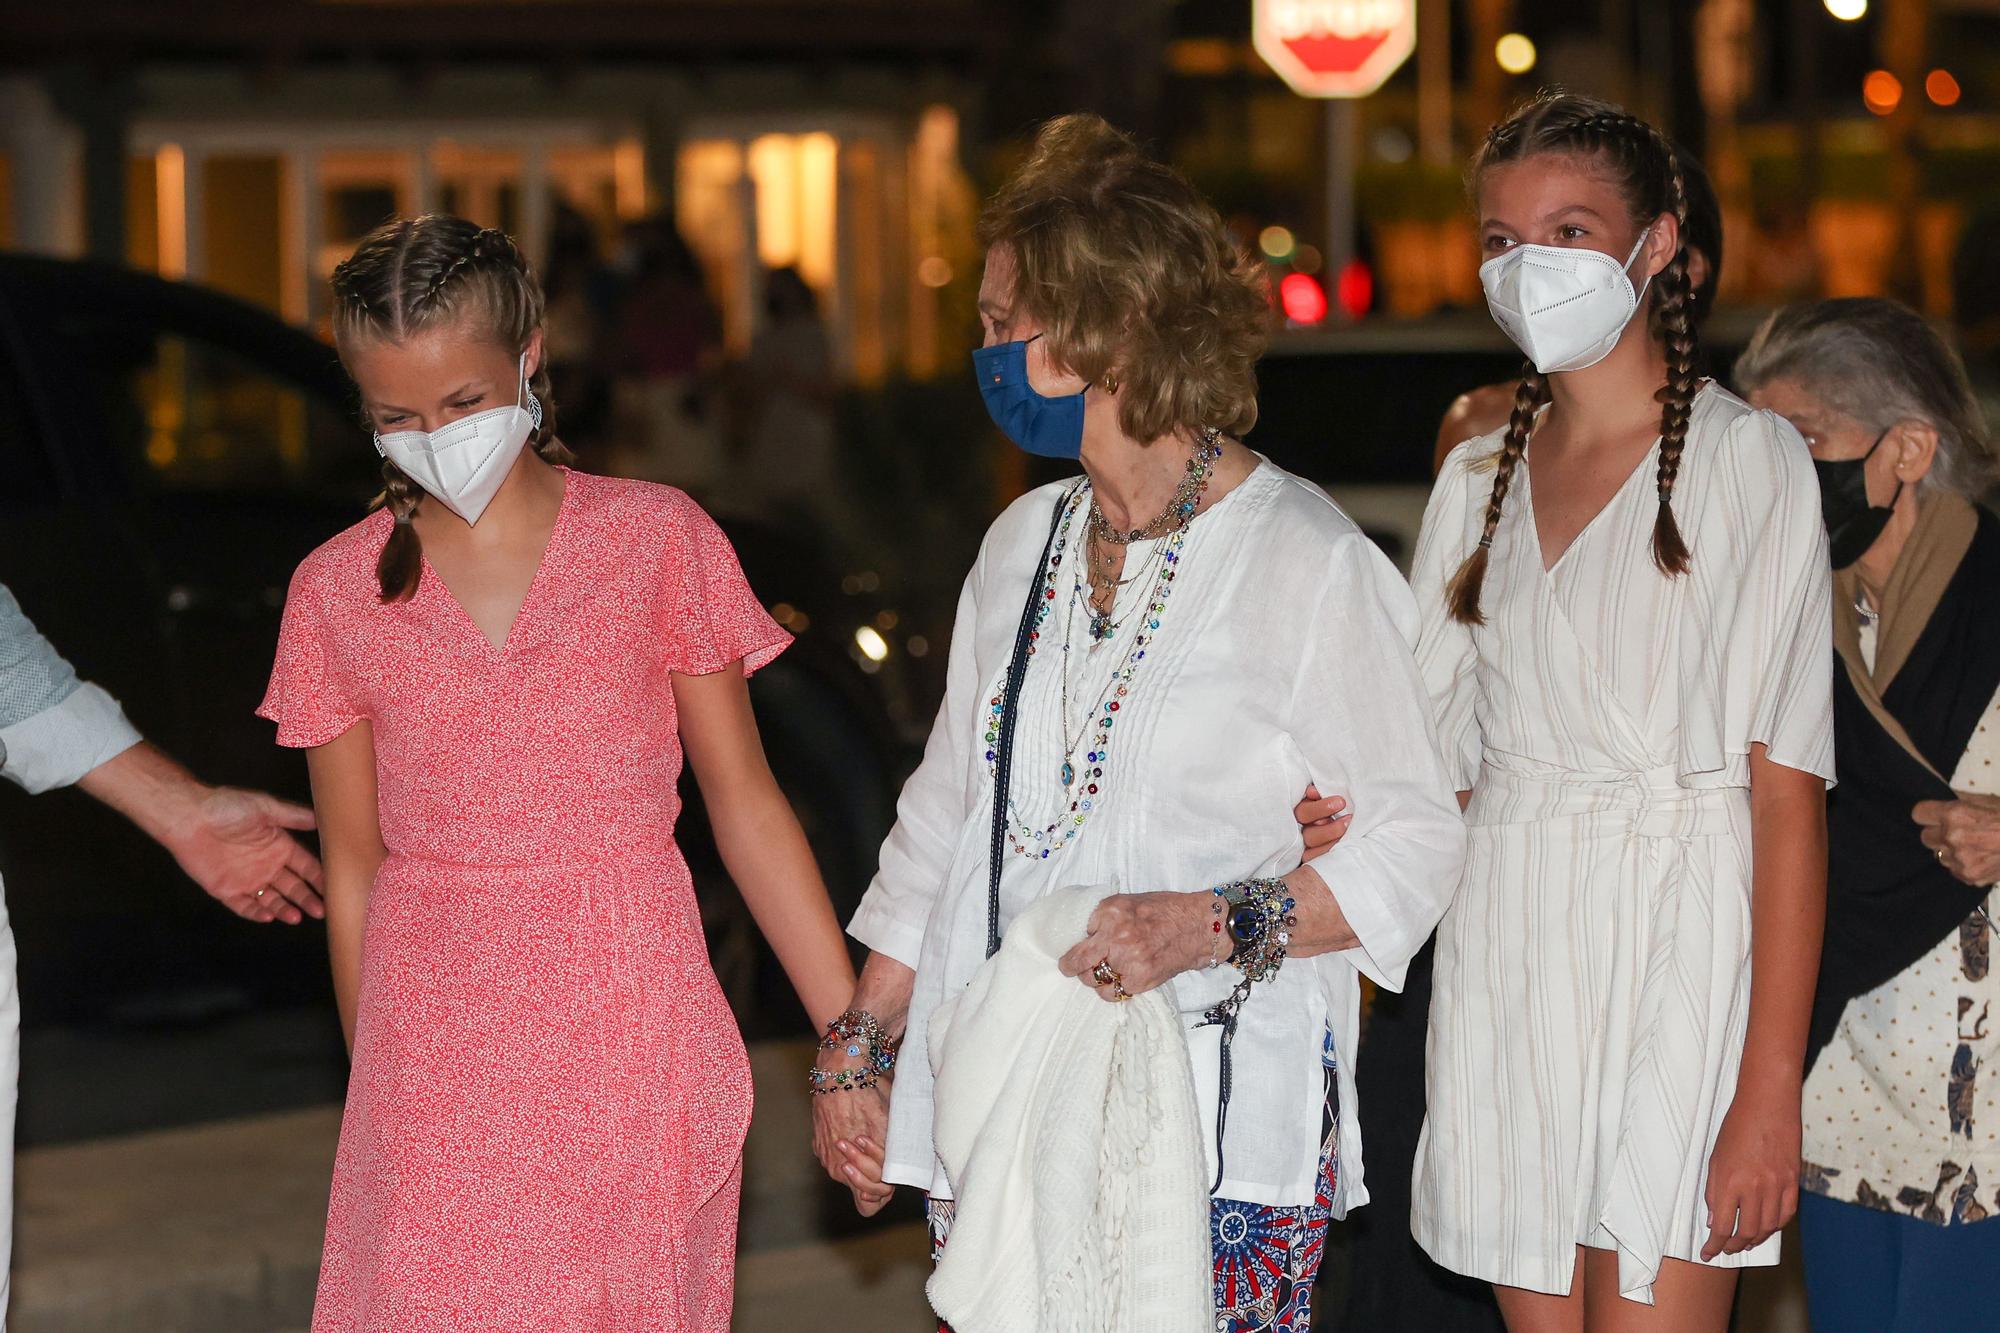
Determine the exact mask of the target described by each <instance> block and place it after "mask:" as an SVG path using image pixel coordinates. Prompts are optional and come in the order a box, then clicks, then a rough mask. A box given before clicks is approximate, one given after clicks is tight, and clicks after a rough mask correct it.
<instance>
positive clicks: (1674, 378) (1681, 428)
mask: <svg viewBox="0 0 2000 1333" xmlns="http://www.w3.org/2000/svg"><path fill="white" fill-rule="evenodd" d="M1646 131H1647V133H1648V134H1649V135H1650V136H1651V138H1652V140H1653V143H1654V147H1655V148H1656V149H1657V150H1658V151H1659V152H1660V153H1661V154H1662V155H1663V156H1664V157H1665V158H1666V161H1667V165H1668V168H1669V170H1670V171H1671V172H1672V174H1673V179H1674V221H1675V223H1676V224H1677V226H1678V229H1679V230H1680V231H1682V232H1685V230H1686V228H1687V183H1686V182H1685V181H1684V180H1683V179H1682V177H1681V168H1680V160H1679V158H1678V157H1677V156H1676V155H1675V154H1674V150H1673V146H1672V145H1671V144H1669V143H1668V142H1667V140H1666V136H1665V135H1663V134H1661V133H1660V132H1659V131H1658V130H1656V129H1654V128H1653V127H1652V126H1650V125H1648V126H1646ZM1659 285H1660V294H1659V296H1658V298H1657V299H1656V302H1655V306H1654V309H1655V310H1656V312H1657V313H1658V315H1659V320H1660V331H1661V332H1662V333H1663V334H1664V335H1665V338H1666V350H1667V382H1666V385H1665V387H1663V388H1662V389H1661V390H1660V393H1659V399H1660V403H1661V407H1660V471H1659V491H1660V511H1659V515H1658V517H1657V518H1655V519H1654V520H1653V563H1654V564H1656V565H1658V566H1659V567H1660V572H1661V573H1663V574H1666V575H1668V576H1669V577H1674V576H1678V575H1681V574H1685V573H1687V571H1688V563H1689V557H1688V548H1687V542H1686V541H1685V540H1684V539H1683V538H1682V537H1681V529H1680V524H1679V523H1677V522H1675V521H1674V507H1673V498H1674V482H1675V480H1676V479H1677V478H1678V477H1679V476H1680V470H1681V454H1682V452H1683V451H1684V450H1685V449H1686V448H1687V433H1688V422H1689V420H1690V419H1691V418H1692V417H1693V416H1694V395H1695V390H1696V389H1697V388H1698V387H1699V385H1700V380H1699V379H1698V378H1697V377H1696V375H1695V363H1696V361H1697V359H1698V357H1699V355H1700V350H1701V346H1700V343H1699V342H1698V341H1697V339H1696V337H1695V331H1694V320H1693V319H1692V318H1691V316H1690V306H1691V305H1692V304H1693V300H1694V284H1693V283H1692V282H1690V281H1689V280H1688V252H1687V242H1686V240H1685V239H1684V238H1683V239H1682V241H1681V243H1680V246H1679V248H1678V249H1677V250H1675V251H1674V257H1673V258H1672V259H1671V260H1669V261H1668V263H1667V266H1666V268H1665V269H1663V270H1662V271H1661V273H1660V278H1659Z"/></svg>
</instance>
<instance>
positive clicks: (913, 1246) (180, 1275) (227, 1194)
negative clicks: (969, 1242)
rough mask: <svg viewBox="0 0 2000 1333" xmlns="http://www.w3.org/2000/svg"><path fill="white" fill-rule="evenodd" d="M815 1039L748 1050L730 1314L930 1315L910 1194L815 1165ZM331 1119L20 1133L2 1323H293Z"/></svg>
mask: <svg viewBox="0 0 2000 1333" xmlns="http://www.w3.org/2000/svg"><path fill="white" fill-rule="evenodd" d="M809 1056H810V1047H809V1045H807V1044H803V1043H790V1042H782V1043H759V1044H758V1045H757V1046H755V1047H753V1048H752V1051H751V1067H752V1075H753V1078H754V1079H755V1082H756V1088H757V1116H756V1120H755V1123H754V1125H753V1127H752V1129H751V1133H750V1143H749V1147H748V1149H747V1154H746V1158H747V1160H746V1163H745V1169H744V1195H743V1220H742V1246H741V1258H740V1259H739V1261H738V1269H737V1314H736V1321H735V1327H736V1328H737V1329H738V1330H741V1331H743V1333H751V1331H754V1333H784V1331H785V1330H792V1329H807V1328H811V1329H814V1330H823V1331H824V1333H932V1331H933V1330H934V1329H935V1328H936V1324H935V1323H934V1322H932V1321H931V1320H929V1319H927V1318H926V1317H925V1305H924V1299H923V1282H924V1278H925V1277H926V1276H927V1275H928V1273H929V1267H930V1264H929V1247H928V1241H927V1239H926V1237H925V1231H924V1226H923V1224H922V1222H921V1221H920V1220H916V1213H915V1209H916V1206H917V1205H916V1201H915V1200H914V1199H911V1200H904V1201H902V1204H901V1207H900V1208H899V1209H898V1210H897V1211H896V1213H895V1215H893V1216H891V1215H888V1214H885V1220H883V1221H881V1222H878V1223H876V1224H864V1223H862V1222H860V1221H859V1219H857V1218H855V1217H854V1215H853V1210H852V1207H851V1205H848V1204H847V1203H846V1199H847V1193H846V1191H845V1190H840V1189H838V1188H837V1187H835V1186H834V1185H832V1183H831V1182H827V1181H825V1180H824V1177H823V1176H822V1175H821V1173H820V1170H819V1166H818V1163H816V1162H815V1161H814V1160H813V1158H812V1154H811V1151H810V1149H809V1147H808V1144H809V1141H810V1136H809V1133H808V1125H809V1119H810V1114H809V1109H808V1106H807V1103H806V1098H805V1094H804V1092H803V1090H802V1088H801V1085H800V1077H799V1071H800V1070H802V1069H804V1068H805V1067H806V1062H807V1060H808V1059H809ZM339 1132H340V1108H339V1107H338V1106H336V1105H321V1106H313V1107H306V1108H302V1109H296V1110H288V1111H280V1112H276V1113H272V1114H266V1115H259V1116H252V1117H247V1118H243V1119H236V1120H227V1121H221V1122H214V1123H208V1124H200V1125H190V1126H183V1127H179V1128H174V1129H166V1130H157V1131H152V1132H147V1133H139V1134H129V1135H120V1136H116V1137H111V1138H99V1139H89V1140H83V1141H76V1142H60V1143H54V1144H50V1145H49V1146H45V1147H31V1148H28V1149H25V1150H24V1151H22V1152H21V1153H20V1154H19V1156H18V1158H17V1161H16V1168H15V1176H16V1192H17V1202H16V1225H15V1243H14V1274H13V1302H12V1315H11V1318H10V1319H9V1321H8V1325H7V1326H8V1328H9V1329H10V1330H12V1333H293V1331H294V1330H304V1329H305V1328H306V1327H307V1325H308V1323H309V1322H310V1320H311V1316H312V1296H313V1284H314V1281H315V1279H316V1277H317V1275H318V1272H319V1255H320V1238H321V1234H322V1230H323V1228H324V1225H325V1218H326V1198H327V1182H328V1181H329V1179H330V1178H331V1176H332V1172H333V1152H334V1145H335V1142H336V1140H337V1139H338V1136H339ZM843 1232H845V1233H846V1234H842V1233H843Z"/></svg>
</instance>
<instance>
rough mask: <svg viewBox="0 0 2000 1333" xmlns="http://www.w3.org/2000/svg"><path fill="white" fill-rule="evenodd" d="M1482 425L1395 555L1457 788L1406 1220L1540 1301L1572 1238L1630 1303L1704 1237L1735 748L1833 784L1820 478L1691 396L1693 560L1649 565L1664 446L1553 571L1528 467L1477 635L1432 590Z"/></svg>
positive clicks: (1734, 843)
mask: <svg viewBox="0 0 2000 1333" xmlns="http://www.w3.org/2000/svg"><path fill="white" fill-rule="evenodd" d="M1502 438H1503V436H1502V434H1500V433H1496V434H1494V435H1491V436H1487V437H1485V438H1483V439H1479V440H1473V441H1469V442H1468V443H1466V444H1463V445H1460V446H1459V447H1458V449H1456V450H1455V451H1454V452H1453V453H1452V455H1451V456H1450V458H1449V459H1448V460H1447V461H1446V463H1445V466H1444V470H1443V472H1442V473H1441V474H1440V476H1439V480H1438V484H1437V488H1436V490H1435V491H1434V492H1433V494H1432V498H1431V505H1430V510H1429V512H1428V514H1427V515H1426V516H1425V520H1424V531H1423V536H1422V539H1421V540H1420V542H1419V544H1418V552H1417V558H1416V565H1415V572H1414V575H1413V581H1414V584H1415V592H1416V596H1417V601H1418V606H1419V608H1420V610H1421V612H1422V614H1423V616H1424V630H1423V637H1422V643H1421V646H1420V647H1419V650H1418V660H1419V662H1420V664H1421V666H1422V669H1423V672H1424V676H1425V680H1426V681H1427V683H1428V684H1429V686H1430V689H1431V694H1432V698H1433V701H1434V703H1435V705H1436V708H1437V714H1438V725H1439V731H1440V733H1441V738H1442V743H1443V745H1444V747H1445V749H1444V753H1445V758H1446V764H1447V767H1448V768H1449V769H1450V770H1451V776H1452V778H1453V780H1454V782H1455V783H1456V785H1457V786H1458V787H1459V789H1460V790H1465V789H1470V790H1471V791H1472V802H1471V805H1470V806H1469V807H1468V809H1467V812H1466V818H1467V824H1468V826H1469V828H1468V832H1469V836H1470V842H1469V846H1468V851H1467V858H1466V865H1465V873H1464V877H1463V879H1462V881H1461V883H1460V885H1459V889H1458V894H1457V897H1456V898H1455V900H1454V901H1453V903H1452V906H1451V908H1450V910H1449V911H1448V912H1447V913H1446V914H1445V917H1444V920H1443V922H1442V923H1441V925H1440V927H1439V930H1438V950H1437V984H1436V993H1435V995H1434V997H1433V999H1432V1003H1431V1016H1430V1041H1429V1048H1428V1051H1427V1057H1426V1062H1425V1074H1426V1080H1427V1086H1428V1095H1429V1115H1428V1117H1427V1119H1426V1121H1425V1127H1424V1134H1423V1138H1422V1141H1421V1143H1420V1144H1419V1147H1418V1150H1417V1166H1416V1177H1415V1182H1414V1186H1413V1189H1414V1193H1413V1202H1412V1231H1413V1234H1414V1235H1415V1236H1416V1238H1417V1240H1418V1242H1419V1243H1420V1244H1421V1245H1422V1246H1423V1247H1424V1249H1425V1250H1427V1251H1428V1252H1429V1253H1430V1254H1431V1256H1432V1257H1433V1258H1435V1259H1436V1260H1437V1261H1438V1262H1439V1263H1441V1264H1443V1265H1444V1266H1445V1267H1446V1268H1449V1269H1451V1270H1453V1271H1454V1272H1458V1273H1464V1274H1467V1275H1469V1276H1473V1277H1478V1278H1483V1279H1485V1280H1487V1281H1490V1282H1498V1283H1504V1284H1506V1285H1508V1286H1516V1287H1525V1288H1528V1289H1531V1290H1535V1291H1543V1292H1554V1293H1567V1292H1568V1290H1569V1285H1570V1278H1571V1274H1572V1271H1573V1266H1574V1263H1575V1255H1576V1247H1577V1246H1578V1245H1589V1246H1593V1247H1597V1248H1602V1249H1610V1250H1615V1251H1617V1253H1618V1270H1619V1283H1618V1285H1619V1290H1620V1291H1621V1292H1622V1293H1623V1294H1625V1295H1627V1296H1629V1297H1632V1298H1633V1299H1636V1300H1640V1301H1645V1302H1648V1303H1650V1301H1651V1299H1652V1295H1651V1293H1652V1282H1653V1278H1654V1275H1655V1274H1656V1273H1657V1272H1658V1269H1659V1265H1660V1261H1661V1260H1662V1259H1663V1258H1674V1259H1683V1260H1690V1261H1692V1260H1695V1259H1696V1258H1697V1256H1698V1255H1699V1254H1700V1251H1701V1246H1702V1244H1703V1242H1704V1241H1705V1240H1706V1238H1707V1235H1708V1228H1707V1225H1706V1222H1707V1207H1706V1204H1705V1203H1704V1201H1703V1193H1704V1189H1705V1186H1706V1181H1707V1173H1708V1159H1709V1155H1710V1153H1711V1151H1712V1150H1713V1148H1714V1144H1715V1137H1716V1134H1717V1131H1718V1130H1719V1129H1720V1128H1721V1124H1722V1118H1723V1116H1724V1115H1725V1114H1726V1113H1727V1112H1728V1110H1729V1106H1730V1101H1731V1099H1732V1097H1733V1096H1734V1092H1735V1087H1736V1076H1737V1070H1738V1067H1739V1065H1740V1064H1741V1061H1742V1055H1743V1042H1744V1034H1745V1027H1746V1021H1747V1018H1748V1011H1749V1000H1750V869H1751V856H1750V802H1749V751H1750V747H1751V745H1752V744H1753V743H1757V742H1761V743H1763V744H1764V745H1765V746H1767V747H1768V754H1769V757H1770V759H1771V760H1772V761H1774V762H1776V763H1779V764H1784V765H1787V766H1789V767H1792V768H1796V769H1802V770H1805V771H1807V772H1811V773H1814V774H1817V775H1819V776H1821V777H1823V778H1826V779H1828V780H1829V781H1831V778H1832V775H1833V722H1832V694H1831V689H1832V667H1833V650H1832V648H1831V646H1830V644H1831V626H1832V612H1831V606H1832V602H1831V596H1832V574H1831V570H1830V568H1829V565H1828V562H1827V555H1826V537H1825V532H1824V529H1823V527H1822V525H1821V521H1820V514H1819V491H1818V487H1817V485H1816V484H1815V480H1814V477H1813V472H1812V467H1811V463H1810V459H1809V457H1808V455H1807V452H1806V448H1805V444H1804V442H1803V441H1802V440H1801V439H1800V438H1799V436H1798V434H1797V432H1795V431H1794V430H1793V429H1792V428H1791V427H1790V426H1789V425H1787V424H1786V423H1785V422H1784V421H1782V420H1781V419H1779V418H1777V417H1774V416H1772V415H1771V414H1769V413H1765V412H1753V411H1751V410H1750V408H1749V407H1748V406H1746V405H1745V404H1744V403H1743V402H1742V401H1741V400H1739V399H1737V398H1735V397H1733V396H1731V395H1730V394H1728V393H1726V392H1724V391H1722V390H1721V389H1718V388H1716V387H1714V386H1713V385H1709V386H1706V387H1704V388H1703V389H1702V390H1701V391H1700V392H1699V394H1698V395H1697V397H1696V401H1695V404H1694V409H1693V419H1692V421H1691V423H1690V426H1689V431H1688V440H1687V446H1686V450H1685V453H1684V455H1683V458H1682V464H1681V469H1680V476H1679V480H1678V482H1677V484H1676V486H1675V488H1674V493H1673V507H1674V513H1675V517H1676V519H1677V521H1678V522H1679V524H1680V528H1681V532H1682V534H1683V536H1684V537H1685V538H1686V540H1687V543H1688V548H1689V550H1690V552H1691V553H1692V560H1693V565H1692V569H1691V570H1690V572H1689V573H1688V574H1687V575H1685V576H1683V577H1680V578H1672V579H1670V578H1667V577H1665V576H1664V575H1662V574H1661V573H1660V572H1659V570H1658V568H1657V567H1656V566H1655V565H1654V564H1653V561H1652V531H1653V522H1654V517H1655V514H1656V512H1657V510H1658V492H1657V489H1656V485H1655V472H1656V468H1657V465H1658V446H1657V444H1656V445H1655V447H1654V450H1653V452H1652V453H1650V454H1649V455H1648V456H1647V457H1646V459H1645V460H1644V461H1643V462H1641V463H1640V465H1639V466H1638V467H1637V468H1636V469H1634V471H1633V473H1632V475H1631V477H1630V478H1628V479H1627V480H1626V482H1625V484H1624V486H1623V487H1622V488H1621V489H1620V490H1619V491H1618V493H1617V494H1616V495H1615V496H1614V497H1613V498H1612V499H1611V501H1610V502H1609V503H1608V504H1607V505H1606V506H1605V508H1604V509H1603V511H1602V512H1601V513H1600V514H1599V515H1598V516H1597V517H1596V518H1595V519H1594V520H1592V521H1591V522H1590V524H1589V525H1587V526H1586V527H1585V528H1584V529H1583V531H1582V532H1581V533H1579V534H1578V536H1577V538H1576V540H1575V542H1574V543H1573V544H1572V545H1571V546H1570V548H1569V549H1568V550H1567V551H1565V552H1564V553H1563V555H1562V556H1561V558H1560V559H1559V560H1557V562H1556V564H1555V566H1554V567H1553V568H1552V569H1549V570H1548V571H1547V572H1544V569H1543V565H1542V557H1541V550H1540V545H1539V542H1538V540H1537V536H1536V532H1535V526H1534V518H1533V508H1532V499H1531V491H1530V468H1529V466H1528V465H1527V463H1525V462H1524V463H1523V464H1522V465H1521V466H1520V468H1519V469H1518V470H1517V471H1516V473H1515V478H1514V484H1513V490H1512V493H1511V494H1510V495H1509V496H1508V497H1507V501H1506V506H1505V508H1504V510H1503V512H1502V514H1501V518H1500V525H1499V529H1498V531H1497V532H1496V533H1495V535H1494V539H1493V545H1492V549H1491V552H1490V560H1491V566H1490V568H1489V570H1488V573H1487V576H1486V585H1485V593H1484V597H1483V598H1482V601H1481V609H1482V610H1483V611H1484V613H1485V617H1486V623H1485V624H1484V625H1483V626H1480V627H1477V628H1471V627H1467V626H1464V625H1461V624H1459V623H1457V622H1456V621H1454V620H1452V619H1451V618H1450V616H1449V614H1448V612H1447V610H1446V606H1445V593H1444V589H1445V585H1446V583H1447V582H1448V581H1449V579H1450V577H1451V575H1452V574H1453V572H1455V571H1456V570H1457V568H1458V565H1459V562H1460V560H1461V559H1462V558H1463V557H1464V555H1465V554H1466V553H1467V552H1468V551H1470V550H1471V549H1472V548H1473V546H1474V545H1475V544H1476V543H1477V541H1478V539H1479V533H1480V529H1481V527H1482V525H1483V522H1484V517H1485V511H1486V506H1487V500H1488V497H1489V494H1490V492H1491V489H1492V482H1493V470H1492V460H1493V458H1494V457H1495V455H1496V453H1497V451H1498V449H1499V446H1500V443H1501V440H1502ZM1533 453H1534V450H1533V447H1532V445H1531V446H1530V448H1529V457H1530V458H1532V456H1533ZM1777 1246H1778V1241H1777V1238H1776V1237H1772V1238H1771V1239H1770V1240H1768V1241H1766V1242H1765V1243H1764V1244H1762V1245H1760V1246H1757V1247H1756V1248H1755V1249H1753V1250H1750V1251H1747V1252H1745V1253H1743V1254H1741V1255H1735V1256H1729V1255H1724V1256H1721V1257H1720V1258H1718V1259H1717V1260H1716V1261H1715V1262H1716V1263H1717V1264H1718V1265H1727V1266H1741V1265H1751V1264H1771V1263H1775V1262H1776V1261H1777Z"/></svg>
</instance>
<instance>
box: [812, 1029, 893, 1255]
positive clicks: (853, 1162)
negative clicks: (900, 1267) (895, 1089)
mask: <svg viewBox="0 0 2000 1333" xmlns="http://www.w3.org/2000/svg"><path fill="white" fill-rule="evenodd" d="M820 1055H821V1061H820V1065H819V1067H820V1068H822V1069H837V1068H841V1067H843V1066H849V1065H852V1066H855V1067H858V1066H859V1065H860V1063H861V1062H860V1061H858V1060H848V1059H847V1058H846V1057H845V1056H836V1055H835V1053H833V1052H828V1051H822V1052H821V1053H820ZM812 1103H813V1156H815V1157H817V1158H818V1159H819V1164H820V1165H821V1166H823V1167H825V1168H826V1173H827V1175H828V1176H830V1177H832V1178H833V1179H834V1180H836V1181H838V1182H839V1183H840V1184H842V1185H845V1186H847V1189H848V1192H849V1193H851V1194H852V1195H853V1196H854V1208H855V1211H856V1212H858V1213H860V1214H861V1215H862V1216H863V1217H873V1216H875V1214H877V1213H879V1212H881V1211H882V1209H883V1208H884V1207H885V1206H886V1205H887V1204H888V1202H889V1200H890V1199H892V1198H894V1197H895V1194H896V1187H895V1186H894V1185H890V1184H888V1183H886V1182H884V1181H883V1179H882V1143H883V1141H884V1139H885V1138H886V1137H887V1134H888V1130H889V1086H888V1084H887V1083H878V1084H876V1085H875V1086H874V1087H872V1088H862V1089H859V1090H857V1091H854V1092H835V1093H829V1094H827V1095H826V1096H824V1097H814V1098H813V1099H812Z"/></svg>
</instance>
